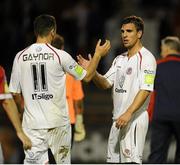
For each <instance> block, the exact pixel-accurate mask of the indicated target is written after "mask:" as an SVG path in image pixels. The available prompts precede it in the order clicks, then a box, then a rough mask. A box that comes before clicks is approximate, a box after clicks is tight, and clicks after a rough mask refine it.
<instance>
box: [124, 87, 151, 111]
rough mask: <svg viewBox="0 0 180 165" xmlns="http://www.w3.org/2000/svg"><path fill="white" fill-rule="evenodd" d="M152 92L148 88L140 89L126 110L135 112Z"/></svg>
mask: <svg viewBox="0 0 180 165" xmlns="http://www.w3.org/2000/svg"><path fill="white" fill-rule="evenodd" d="M149 94H150V92H149V91H147V90H140V91H139V92H138V94H137V95H136V97H135V98H134V101H133V103H132V104H131V105H130V107H129V108H128V109H127V111H126V112H128V113H131V114H133V113H134V112H136V111H137V110H138V109H139V108H140V107H141V106H142V105H143V104H144V102H145V100H146V99H147V97H148V96H149Z"/></svg>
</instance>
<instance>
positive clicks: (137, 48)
mask: <svg viewBox="0 0 180 165" xmlns="http://www.w3.org/2000/svg"><path fill="white" fill-rule="evenodd" d="M142 47H143V46H142V43H137V44H136V45H134V46H133V47H132V48H130V49H128V58H130V57H132V56H134V55H135V54H136V53H137V52H139V51H140V50H141V48H142Z"/></svg>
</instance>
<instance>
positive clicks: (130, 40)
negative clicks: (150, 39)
mask: <svg viewBox="0 0 180 165" xmlns="http://www.w3.org/2000/svg"><path fill="white" fill-rule="evenodd" d="M121 38H122V42H123V45H124V47H126V48H128V49H130V48H132V47H133V46H134V45H135V44H136V43H137V41H138V39H139V32H137V30H136V27H135V25H134V24H133V23H128V24H124V25H122V27H121Z"/></svg>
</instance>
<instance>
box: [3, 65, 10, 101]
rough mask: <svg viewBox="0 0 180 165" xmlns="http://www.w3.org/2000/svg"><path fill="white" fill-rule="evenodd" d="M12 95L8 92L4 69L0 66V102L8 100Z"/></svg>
mask: <svg viewBox="0 0 180 165" xmlns="http://www.w3.org/2000/svg"><path fill="white" fill-rule="evenodd" d="M10 98H12V95H11V94H10V92H9V89H8V84H7V80H6V74H5V71H4V68H3V67H2V66H0V100H4V99H10Z"/></svg>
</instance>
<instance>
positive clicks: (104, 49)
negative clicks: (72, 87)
mask: <svg viewBox="0 0 180 165" xmlns="http://www.w3.org/2000/svg"><path fill="white" fill-rule="evenodd" d="M110 47H111V44H110V41H109V40H106V42H105V43H104V44H103V45H101V40H99V41H98V42H97V45H96V49H95V53H94V56H93V58H92V60H91V61H90V63H89V65H88V66H87V74H86V76H85V77H84V79H83V80H84V81H85V82H89V81H91V79H92V78H93V76H94V75H95V71H96V68H97V66H98V64H99V61H100V59H101V57H104V56H105V55H107V53H108V52H109V50H110Z"/></svg>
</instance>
